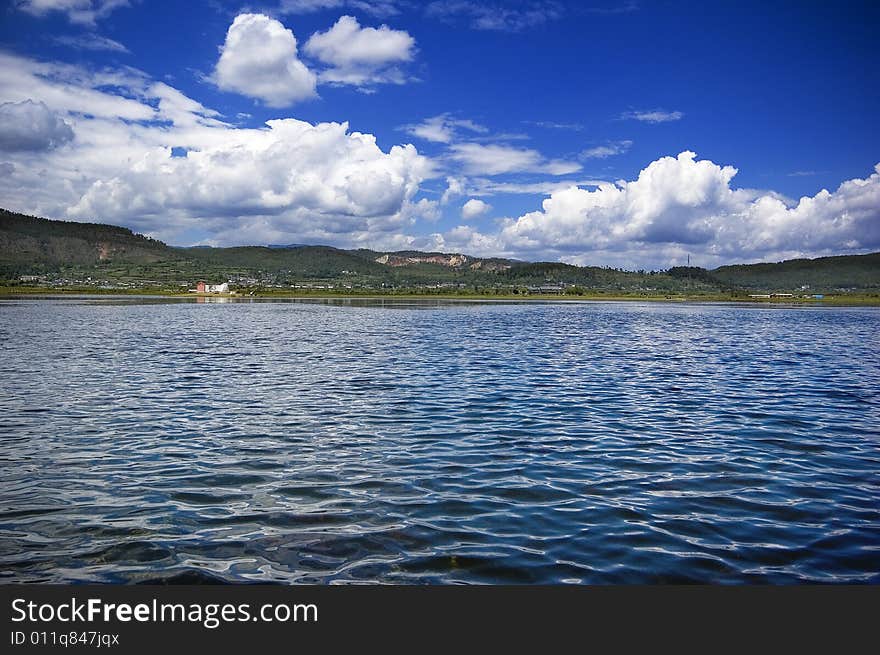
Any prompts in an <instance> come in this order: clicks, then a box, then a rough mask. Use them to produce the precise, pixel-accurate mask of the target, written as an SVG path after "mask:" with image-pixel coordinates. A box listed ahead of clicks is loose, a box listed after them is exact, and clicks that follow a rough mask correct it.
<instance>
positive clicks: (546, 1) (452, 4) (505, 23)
mask: <svg viewBox="0 0 880 655" xmlns="http://www.w3.org/2000/svg"><path fill="white" fill-rule="evenodd" d="M425 14H426V15H427V16H428V17H431V18H438V19H441V20H445V21H450V22H451V21H455V20H465V21H466V22H467V23H468V25H469V26H470V27H471V28H472V29H475V30H492V31H503V32H521V31H523V30H525V29H528V28H532V27H535V26H537V25H540V24H542V23H546V22H549V21H553V20H557V19H559V18H561V17H562V15H563V8H562V4H561V3H559V2H553V1H552V0H543V1H538V0H532V1H527V2H521V3H516V4H515V5H514V6H511V5H510V4H504V3H500V2H494V3H492V2H474V1H473V0H434V1H433V2H430V3H428V5H427V6H426V7H425Z"/></svg>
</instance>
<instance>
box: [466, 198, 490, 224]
mask: <svg viewBox="0 0 880 655" xmlns="http://www.w3.org/2000/svg"><path fill="white" fill-rule="evenodd" d="M491 209H492V205H490V204H489V203H487V202H483V201H482V200H479V199H477V198H471V199H470V200H468V201H467V202H466V203H464V205H462V207H461V217H462V218H463V219H464V220H466V221H469V220H471V219H472V218H476V217H477V216H482V215H483V214H485V213H487V212H488V211H490V210H491Z"/></svg>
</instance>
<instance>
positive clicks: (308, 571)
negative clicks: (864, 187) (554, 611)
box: [0, 298, 880, 583]
mask: <svg viewBox="0 0 880 655" xmlns="http://www.w3.org/2000/svg"><path fill="white" fill-rule="evenodd" d="M878 346H880V310H877V309H873V308H851V309H848V308H829V307H816V308H798V307H788V308H786V307H770V306H741V305H739V306H732V305H721V304H718V305H708V304H671V305H670V304H651V303H587V302H583V303H556V304H542V303H532V304H504V303H442V302H413V301H409V302H406V301H396V302H395V301H390V300H389V301H384V302H382V301H377V302H368V301H363V302H344V301H340V302H311V303H309V302H305V303H304V302H251V303H227V304H213V303H207V304H195V303H189V302H187V303H183V302H163V301H159V300H147V299H132V298H128V299H112V298H104V299H88V298H82V299H64V300H52V299H47V300H39V301H36V300H6V301H0V461H2V471H0V581H6V582H14V581H28V582H30V581H34V582H85V581H98V582H138V581H153V582H156V581H165V580H172V581H174V580H178V581H200V580H211V579H219V580H225V581H230V582H246V581H277V582H321V583H324V582H354V581H379V582H386V583H656V582H713V583H796V582H808V581H809V582H873V583H877V582H880V347H878Z"/></svg>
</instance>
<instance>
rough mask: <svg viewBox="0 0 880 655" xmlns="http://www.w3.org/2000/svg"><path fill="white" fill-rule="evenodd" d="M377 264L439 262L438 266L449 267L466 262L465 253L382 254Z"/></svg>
mask: <svg viewBox="0 0 880 655" xmlns="http://www.w3.org/2000/svg"><path fill="white" fill-rule="evenodd" d="M376 262H377V263H379V264H385V265H386V266H394V267H398V266H411V265H413V264H439V265H440V266H448V267H449V268H458V267H460V266H464V265H465V264H467V262H468V258H467V257H466V256H465V255H445V254H433V255H428V254H426V255H411V256H410V255H390V254H389V255H382V256H381V257H377V258H376Z"/></svg>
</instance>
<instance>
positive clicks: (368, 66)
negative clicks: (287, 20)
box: [303, 16, 416, 86]
mask: <svg viewBox="0 0 880 655" xmlns="http://www.w3.org/2000/svg"><path fill="white" fill-rule="evenodd" d="M415 44H416V40H415V39H414V38H413V37H412V36H410V35H409V34H408V33H407V32H405V31H404V30H393V29H391V28H390V27H388V26H387V25H381V26H379V27H378V28H376V27H361V25H360V23H358V21H357V19H356V18H354V17H353V16H341V17H340V18H339V20H338V21H336V23H335V24H334V25H333V27H331V28H330V29H329V30H327V31H326V32H316V33H315V34H313V35H312V36H311V38H309V40H308V41H307V42H306V44H305V46H304V47H303V50H304V51H305V52H306V54H308V55H310V56H312V57H314V58H315V59H318V60H319V61H321V62H322V63H324V64H326V65H328V66H330V68H328V69H327V70H325V71H323V72H322V73H321V81H322V82H327V83H331V84H351V85H354V86H366V85H371V84H380V83H393V84H403V83H404V82H406V75H405V74H404V73H403V71H402V70H401V69H400V68H399V65H400V64H403V63H406V62H408V61H411V60H412V58H413V53H414V51H415Z"/></svg>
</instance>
